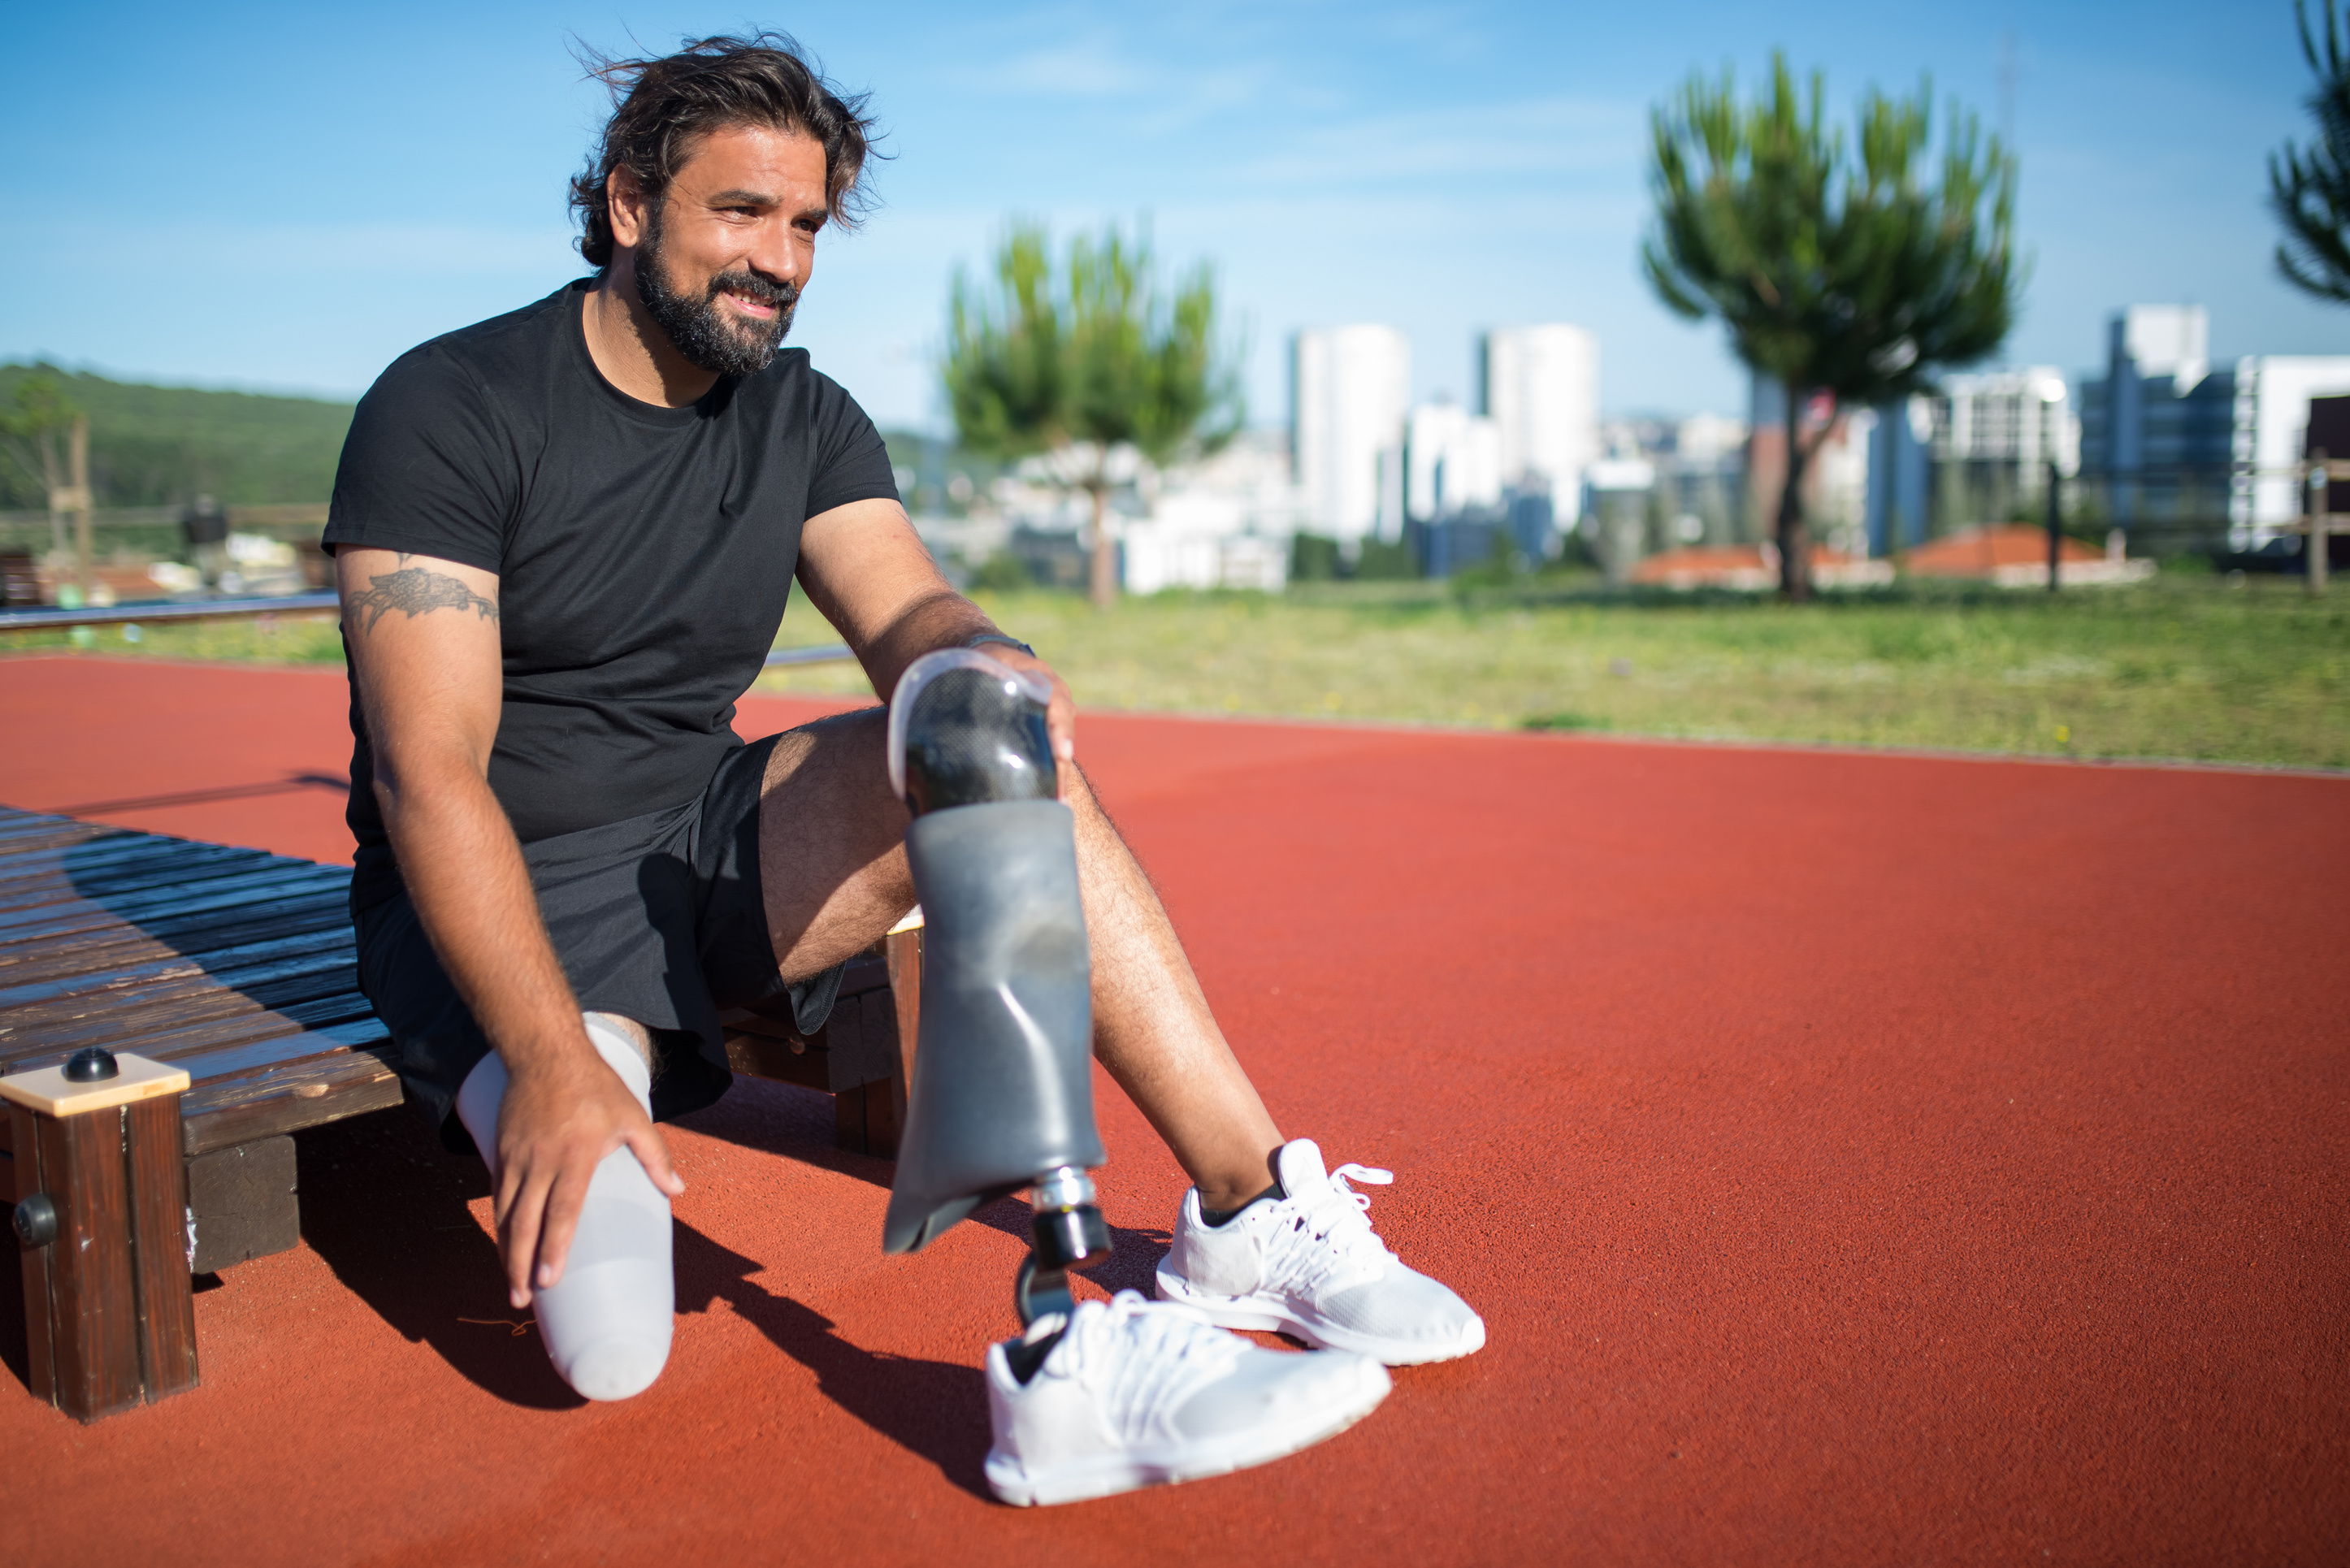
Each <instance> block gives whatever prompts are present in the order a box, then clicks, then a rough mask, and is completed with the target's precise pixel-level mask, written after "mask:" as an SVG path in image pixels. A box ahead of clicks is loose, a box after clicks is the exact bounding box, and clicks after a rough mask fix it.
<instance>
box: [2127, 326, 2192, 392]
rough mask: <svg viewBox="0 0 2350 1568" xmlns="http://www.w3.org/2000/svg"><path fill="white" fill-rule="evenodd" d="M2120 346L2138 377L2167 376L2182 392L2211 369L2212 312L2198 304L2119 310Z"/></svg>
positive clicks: (2177, 389)
mask: <svg viewBox="0 0 2350 1568" xmlns="http://www.w3.org/2000/svg"><path fill="white" fill-rule="evenodd" d="M2121 328H2122V348H2123V351H2124V352H2126V354H2128V355H2129V357H2130V358H2132V359H2133V360H2135V361H2136V362H2137V373H2138V374H2139V375H2141V376H2168V377H2170V378H2172V379H2173V381H2174V383H2175V387H2174V389H2175V390H2176V391H2178V392H2179V393H2184V392H2186V391H2188V390H2189V389H2191V388H2193V387H2194V385H2195V383H2196V382H2198V381H2200V380H2201V379H2203V378H2204V376H2205V375H2206V374H2208V373H2209V372H2210V369H2211V313H2210V311H2208V310H2206V309H2204V308H2203V306H2199V305H2133V306H2130V307H2129V308H2128V309H2127V310H2125V311H2124V312H2122V320H2121Z"/></svg>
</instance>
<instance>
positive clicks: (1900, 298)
mask: <svg viewBox="0 0 2350 1568" xmlns="http://www.w3.org/2000/svg"><path fill="white" fill-rule="evenodd" d="M1810 87H1811V90H1810V92H1809V94H1808V95H1804V96H1799V95H1798V93H1797V91H1796V88H1795V83H1794V78H1793V77H1792V76H1791V75H1790V74H1789V72H1788V69H1787V62H1786V58H1785V57H1784V56H1774V57H1773V60H1772V78H1771V86H1770V90H1769V92H1768V93H1767V94H1766V95H1765V96H1764V97H1763V98H1762V99H1759V100H1757V101H1756V102H1755V103H1753V104H1752V105H1751V106H1749V105H1742V104H1741V103H1739V102H1738V100H1737V98H1736V95H1735V93H1734V91H1733V88H1732V84H1731V78H1730V77H1729V75H1728V74H1727V73H1725V74H1724V75H1723V77H1722V79H1721V83H1720V85H1718V86H1717V85H1714V84H1712V83H1710V82H1708V81H1707V80H1705V79H1704V78H1701V77H1692V78H1690V80H1689V82H1688V83H1687V84H1686V85H1685V86H1684V87H1683V88H1681V89H1680V91H1679V93H1678V94H1677V95H1676V96H1675V97H1674V98H1673V99H1671V101H1670V102H1669V103H1667V104H1665V105H1663V106H1660V107H1659V109H1657V110H1656V111H1655V112H1654V114H1653V115H1652V117H1651V123H1652V128H1653V136H1654V140H1655V149H1654V161H1653V162H1652V164H1651V166H1650V170H1649V183H1650V186H1651V188H1652V190H1653V192H1654V193H1655V197H1656V203H1657V212H1656V224H1655V228H1654V230H1653V232H1652V233H1651V234H1650V235H1649V237H1648V239H1647V240H1646V241H1645V242H1644V243H1643V244H1642V245H1641V250H1640V261H1641V266H1642V270H1643V271H1644V272H1645V273H1646V274H1647V275H1648V282H1649V284H1650V285H1651V286H1653V287H1654V288H1655V289H1656V291H1657V293H1658V295H1659V297H1660V298H1662V299H1663V300H1664V302H1665V304H1666V305H1667V306H1669V307H1670V308H1671V309H1673V310H1675V311H1678V312H1679V313H1680V314H1681V315H1683V316H1685V317H1690V319H1692V320H1698V319H1702V318H1704V317H1708V316H1718V317H1721V319H1722V321H1723V323H1724V324H1725V325H1726V326H1727V327H1729V329H1730V341H1731V348H1733V349H1734V350H1735V351H1736V353H1737V355H1738V357H1739V358H1741V359H1742V360H1744V361H1745V362H1746V364H1747V365H1748V366H1749V367H1750V368H1752V369H1753V370H1754V371H1755V372H1756V373H1757V374H1759V375H1763V376H1768V377H1769V378H1771V379H1772V380H1773V381H1774V382H1775V383H1777V385H1778V386H1779V388H1780V389H1781V391H1782V392H1783V396H1784V402H1785V406H1786V428H1787V472H1786V477H1785V481H1784V483H1783V485H1782V487H1781V490H1780V494H1779V511H1778V519H1777V526H1776V529H1775V532H1776V534H1777V537H1778V543H1779V559H1780V574H1781V576H1780V583H1781V587H1782V589H1783V591H1784V592H1785V594H1786V595H1787V596H1788V597H1790V598H1794V599H1803V598H1807V597H1810V594H1811V549H1810V535H1809V530H1808V528H1807V526H1806V522H1805V518H1804V495H1803V483H1804V470H1805V468H1806V466H1807V465H1808V464H1809V462H1811V460H1812V458H1813V456H1814V454H1815V453H1816V452H1818V450H1819V445H1820V442H1821V441H1823V440H1825V438H1826V436H1827V434H1828V431H1829V430H1830V428H1831V427H1832V426H1833V425H1834V423H1835V412H1836V410H1837V407H1838V405H1842V404H1851V403H1874V402H1882V401H1884V400H1887V399H1892V398H1898V397H1904V396H1907V395H1908V394H1910V393H1912V392H1917V391H1921V390H1925V389H1928V388H1929V386H1930V385H1931V377H1932V373H1933V372H1934V370H1935V369H1938V368H1941V367H1945V366H1957V365H1963V364H1966V363H1968V362H1969V361H1971V360H1975V359H1980V358H1982V357H1983V356H1984V355H1986V354H1989V353H1990V352H1991V350H1992V349H1994V348H1998V347H1999V345H2000V343H2001V341H2002V339H2004V338H2005V337H2006V336H2007V333H2008V329H2009V327H2010V326H2011V325H2012V323H2013V320H2014V317H2015V306H2016V299H2017V296H2018V295H2019V294H2020V293H2021V291H2022V281H2023V268H2022V265H2021V264H2019V263H2018V261H2017V260H2016V257H2015V254H2014V248H2013V244H2012V230H2013V226H2014V215H2015V160H2014V159H2013V158H2012V156H2010V155H2009V154H2008V152H2007V151H2006V150H2005V149H2003V148H2002V146H2001V145H2000V142H1999V139H1998V138H1997V137H1995V136H1994V137H1991V138H1990V139H1989V140H1988V143H1987V144H1986V141H1985V139H1984V138H1983V136H1982V135H1981V130H1980V128H1979V126H1978V124H1977V121H1976V119H1975V118H1974V116H1972V115H1970V114H1963V113H1961V112H1960V110H1959V109H1957V108H1956V106H1953V107H1952V109H1951V110H1950V134H1949V135H1948V136H1947V137H1946V138H1945V139H1944V141H1943V146H1942V151H1941V166H1940V171H1939V172H1940V179H1939V182H1937V183H1934V184H1931V185H1929V184H1928V183H1927V182H1926V180H1925V179H1924V175H1925V174H1926V172H1927V165H1928V162H1929V143H1930V141H1931V140H1932V138H1931V135H1930V131H1931V127H1930V123H1929V112H1930V94H1929V89H1927V88H1920V89H1919V91H1918V96H1917V97H1916V98H1915V99H1888V98H1887V97H1885V96H1884V95H1882V94H1880V93H1877V92H1875V91H1871V92H1870V93H1869V94H1868V95H1867V96H1866V98H1864V99H1862V100H1861V104H1860V111H1859V115H1858V124H1857V130H1858V136H1857V140H1858V143H1859V159H1858V161H1857V163H1855V162H1854V161H1852V159H1851V157H1850V155H1849V152H1848V150H1847V148H1846V141H1845V137H1844V133H1843V132H1842V131H1841V130H1828V129H1827V128H1826V127H1825V124H1824V123H1823V115H1822V110H1821V99H1822V98H1823V96H1824V95H1825V85H1824V83H1823V81H1822V78H1820V76H1819V74H1818V73H1816V72H1814V74H1813V76H1812V79H1811V84H1810ZM1823 397H1825V399H1826V400H1827V410H1826V417H1825V418H1820V417H1817V416H1816V414H1815V413H1814V411H1813V405H1814V403H1815V402H1817V401H1819V400H1821V399H1822V398H1823Z"/></svg>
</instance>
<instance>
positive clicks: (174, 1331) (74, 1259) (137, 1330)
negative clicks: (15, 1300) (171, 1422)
mask: <svg viewBox="0 0 2350 1568" xmlns="http://www.w3.org/2000/svg"><path fill="white" fill-rule="evenodd" d="M182 1076H183V1079H184V1075H182ZM8 1113H9V1116H10V1120H11V1124H12V1125H11V1127H10V1133H11V1142H12V1143H13V1144H14V1146H15V1160H14V1163H15V1165H16V1229H17V1234H18V1240H19V1241H20V1243H21V1244H23V1246H24V1248H25V1258H24V1263H25V1325H26V1338H27V1340H28V1341H29V1342H30V1343H29V1345H28V1346H27V1348H28V1350H29V1352H30V1355H28V1357H27V1360H28V1362H29V1364H30V1370H31V1374H32V1385H33V1392H34V1393H35V1394H36V1395H37V1396H39V1397H41V1398H43V1399H45V1400H47V1402H48V1403H50V1404H52V1405H54V1406H56V1407H57V1408H58V1409H60V1410H62V1411H64V1412H65V1413H66V1414H67V1415H68V1416H72V1417H76V1418H78V1419H79V1420H83V1421H95V1420H97V1419H98V1418H99V1417H102V1416H110V1415H113V1414H115V1413H116V1412H118V1411H121V1410H127V1409H130V1407H133V1406H135V1405H139V1404H141V1403H149V1402H152V1401H154V1400H158V1399H163V1398H167V1397H170V1396H172V1395H173V1394H177V1393H181V1392H182V1391H183V1390H185V1389H189V1388H192V1387H194V1386H196V1312H195V1297H194V1294H193V1292H192V1289H191V1282H190V1278H189V1272H188V1262H189V1259H188V1200H187V1171H186V1165H185V1162H184V1158H183V1157H182V1154H181V1152H180V1096H178V1095H177V1094H169V1095H161V1096H153V1097H151V1098H145V1099H140V1100H135V1101H132V1102H131V1103H130V1104H127V1105H113V1106H104V1107H102V1108H99V1109H96V1110H88V1111H81V1112H78V1113H75V1114H69V1115H63V1116H51V1115H47V1114H46V1113H44V1112H41V1111H38V1110H34V1109H30V1108H28V1107H27V1106H24V1105H21V1104H12V1105H10V1106H8Z"/></svg>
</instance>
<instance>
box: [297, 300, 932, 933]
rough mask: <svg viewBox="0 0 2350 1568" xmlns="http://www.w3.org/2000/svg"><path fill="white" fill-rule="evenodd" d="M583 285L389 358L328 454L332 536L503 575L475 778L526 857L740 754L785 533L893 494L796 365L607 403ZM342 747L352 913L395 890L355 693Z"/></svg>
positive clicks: (880, 464) (787, 547)
mask: <svg viewBox="0 0 2350 1568" xmlns="http://www.w3.org/2000/svg"><path fill="white" fill-rule="evenodd" d="M587 286H588V284H587V280H584V279H583V280H581V281H579V282H577V283H573V284H570V285H568V286H566V287H564V288H562V289H559V290H557V291H556V293H554V294H552V295H550V296H547V297H546V298H545V299H542V300H540V301H539V302H538V303H537V304H536V305H532V306H525V308H523V309H521V310H517V311H515V312H514V313H513V314H512V315H509V316H501V317H495V318H494V319H492V320H489V321H484V322H482V323H480V324H479V325H477V326H473V327H466V328H464V329H463V330H462V331H459V332H452V333H451V334H449V335H448V336H447V337H436V338H434V339H433V340H432V342H430V343H427V344H424V345H423V346H421V348H412V349H411V350H410V351H409V352H408V353H406V354H403V355H401V356H400V358H398V359H397V360H395V361H393V363H392V365H391V367H390V369H387V370H385V371H384V373H383V374H382V376H381V377H380V378H379V379H377V381H376V383H375V385H374V386H373V387H372V388H370V389H369V391H368V394H367V396H366V397H364V398H362V399H361V400H359V411H358V414H357V415H356V417H355V418H354V419H353V420H352V421H351V429H350V434H349V435H348V437H347V438H346V439H345V441H344V442H343V455H342V462H341V465H340V467H338V469H337V470H336V473H335V493H334V500H333V504H332V506H331V507H330V509H329V511H328V522H327V531H326V535H325V541H324V542H325V544H326V545H327V547H328V549H329V550H331V549H333V548H335V547H336V546H338V545H367V546H371V547H374V548H379V549H386V550H404V551H407V552H409V553H411V554H412V555H419V556H438V557H440V558H441V559H442V560H449V561H457V562H462V563H463V564H464V565H466V566H478V567H480V568H481V569H482V570H484V571H488V572H495V573H497V574H498V578H499V583H498V602H499V612H500V613H499V639H500V642H501V645H502V647H503V649H504V669H505V701H504V711H503V712H502V714H501V716H500V718H499V722H498V738H497V746H496V749H495V750H494V752H493V753H492V754H491V757H490V771H489V782H490V787H491V788H492V789H493V790H494V792H495V793H496V794H497V797H498V801H499V803H500V804H501V805H504V807H505V812H506V816H507V818H508V820H509V821H511V822H512V823H513V824H514V829H515V835H516V836H518V837H519V838H521V839H522V840H524V841H525V843H527V842H529V841H531V840H534V839H540V838H547V837H552V836H555V835H556V834H560V833H571V832H576V831H577V830H579V829H581V828H587V827H597V826H604V825H606V824H608V823H613V822H618V821H620V820H621V819H623V818H626V817H630V816H636V815H642V814H643V813H646V812H651V811H658V810H660V809H662V808H664V807H667V806H672V805H681V804H683V803H684V802H686V801H689V800H691V799H693V798H694V797H695V796H696V795H698V794H701V793H702V786H703V785H704V784H706V783H707V782H708V781H709V779H710V776H711V774H712V773H713V772H715V771H716V769H717V766H718V763H719V760H720V759H721V758H722V757H723V756H724V755H725V754H726V753H727V752H728V751H729V750H730V749H731V748H733V747H734V746H737V745H739V744H741V743H742V742H740V741H739V740H737V739H736V737H735V735H734V733H733V729H732V728H731V722H732V721H733V716H734V700H735V699H736V698H737V697H739V696H741V695H742V694H743V691H745V690H747V689H748V688H749V686H750V684H751V682H752V680H754V678H755V677H756V676H757V675H758V673H759V670H760V668H761V663H762V661H763V660H764V658H765V657H766V653H767V650H768V649H769V648H770V647H772V646H773V645H774V643H775V628H776V627H777V626H778V625H779V624H781V622H782V620H783V615H784V605H785V600H786V598H787V597H789V595H790V592H791V585H792V571H793V568H794V566H795V565H796V563H797V560H798V556H799V538H800V524H802V523H803V522H805V521H806V519H807V518H809V517H812V516H815V515H816V514H819V513H822V512H826V511H829V510H830V509H831V508H833V507H836V506H841V505H845V504H847V503H849V502H852V501H866V500H872V499H876V498H888V499H891V500H895V499H896V498H897V494H898V490H897V485H896V483H895V482H894V480H893V479H892V478H891V476H890V472H889V452H888V450H887V449H886V448H885V447H884V446H883V445H882V442H881V437H880V435H879V433H878V432H877V431H875V430H874V428H873V422H872V421H870V420H868V419H867V418H866V417H865V413H864V410H860V409H859V408H858V406H857V404H856V403H855V401H853V400H851V399H850V398H849V396H848V394H847V393H846V392H844V391H842V390H841V389H840V388H839V387H838V386H837V385H836V384H835V383H834V382H833V381H832V380H831V379H828V378H827V377H824V376H821V375H818V374H817V373H816V371H815V370H814V369H810V368H809V365H808V357H807V354H806V350H804V349H797V348H795V349H788V350H786V351H785V352H784V353H782V354H779V355H777V356H776V358H775V363H774V364H772V365H770V366H769V367H768V368H767V369H765V370H764V371H763V372H762V373H760V374H759V375H756V376H749V377H742V378H736V377H722V378H721V379H720V380H719V382H718V385H717V386H716V387H714V388H712V389H711V391H710V393H709V395H708V396H706V397H704V398H703V399H702V400H701V401H700V402H698V403H695V404H694V405H693V406H691V408H683V409H665V408H660V407H656V406H655V405H653V404H650V403H644V402H639V401H638V400H636V399H634V398H631V397H629V396H628V395H627V394H626V393H624V392H622V391H620V390H619V389H618V388H616V387H614V386H613V385H612V384H611V383H610V382H608V381H607V380H605V379H604V377H603V375H602V373H601V372H599V371H598V369H596V365H595V361H594V360H592V359H591V358H588V355H587V339H586V337H585V336H584V334H583V332H582V328H581V321H580V313H581V309H582V306H583V302H584V301H585V300H586V298H587ZM390 613H392V614H395V615H396V614H400V613H401V612H400V611H397V610H394V611H392V612H390ZM351 733H352V736H353V739H354V741H355V742H356V743H355V745H354V747H353V751H352V754H351V796H350V806H349V810H348V821H349V823H350V826H351V831H352V833H353V835H354V836H356V837H357V838H358V840H359V856H358V870H357V874H356V876H355V877H354V879H353V883H352V888H351V896H352V902H353V904H354V905H355V906H357V907H362V908H363V907H365V906H366V905H368V904H369V903H372V902H374V901H376V900H378V899H380V898H388V897H390V895H391V894H393V893H394V892H396V891H397V890H398V888H399V886H400V881H399V875H400V874H399V871H398V868H397V867H395V866H394V865H393V863H392V858H391V852H390V845H389V843H388V841H387V840H386V838H385V836H384V831H383V821H382V818H381V816H380V814H379V813H378V812H377V810H376V803H375V794H374V792H373V789H372V787H371V781H372V778H373V768H372V756H371V753H370V751H369V744H368V734H367V726H366V722H365V721H364V719H363V717H362V715H361V713H360V711H359V701H358V694H357V691H356V689H354V691H353V694H352V702H351Z"/></svg>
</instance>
